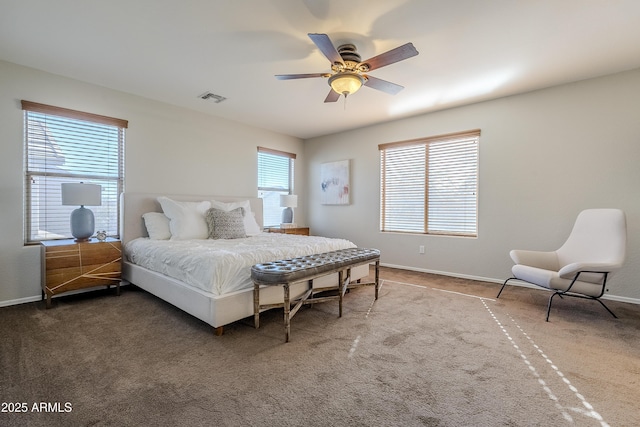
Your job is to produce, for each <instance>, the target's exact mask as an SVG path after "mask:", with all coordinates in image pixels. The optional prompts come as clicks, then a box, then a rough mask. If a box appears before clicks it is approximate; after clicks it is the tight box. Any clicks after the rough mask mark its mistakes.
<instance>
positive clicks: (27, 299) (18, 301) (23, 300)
mask: <svg viewBox="0 0 640 427" xmlns="http://www.w3.org/2000/svg"><path fill="white" fill-rule="evenodd" d="M127 285H129V282H127V281H126V280H122V281H121V282H120V287H121V288H122V287H123V286H127ZM101 289H106V288H105V286H104V285H100V286H94V287H92V288H86V289H76V290H75V291H69V292H64V293H62V294H59V295H54V296H53V297H52V298H57V297H59V296H69V295H76V294H83V293H85V292H93V291H98V290H101ZM112 289H113V288H112ZM36 301H42V295H34V296H32V297H24V298H18V299H11V300H7V301H0V307H9V306H11V305H18V304H25V303H28V302H36Z"/></svg>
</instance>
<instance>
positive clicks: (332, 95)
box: [324, 89, 340, 102]
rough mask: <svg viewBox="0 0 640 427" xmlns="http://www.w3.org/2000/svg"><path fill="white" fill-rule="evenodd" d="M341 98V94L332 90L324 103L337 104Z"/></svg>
mask: <svg viewBox="0 0 640 427" xmlns="http://www.w3.org/2000/svg"><path fill="white" fill-rule="evenodd" d="M338 98H340V94H339V93H338V92H336V91H335V90H333V89H331V91H330V92H329V95H327V97H326V98H325V99H324V102H336V101H337V100H338Z"/></svg>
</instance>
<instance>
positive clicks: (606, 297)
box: [380, 263, 640, 304]
mask: <svg viewBox="0 0 640 427" xmlns="http://www.w3.org/2000/svg"><path fill="white" fill-rule="evenodd" d="M380 265H381V266H382V267H389V268H397V269H398V270H408V271H417V272H420V273H429V274H437V275H439V276H449V277H456V278H458V279H468V280H476V281H478V282H490V283H498V284H503V283H504V281H505V279H495V278H492V277H481V276H472V275H469V274H459V273H452V272H449V271H439V270H429V269H426V268H415V267H407V266H404V265H395V264H385V263H380ZM509 285H513V286H522V287H523V288H530V289H539V290H541V291H544V289H541V288H540V287H538V286H535V285H532V284H530V283H527V282H522V281H520V280H511V281H509ZM546 292H548V291H546ZM602 299H604V300H610V301H618V302H627V303H630V304H640V299H638V298H629V297H622V296H618V295H611V294H605V295H603V296H602Z"/></svg>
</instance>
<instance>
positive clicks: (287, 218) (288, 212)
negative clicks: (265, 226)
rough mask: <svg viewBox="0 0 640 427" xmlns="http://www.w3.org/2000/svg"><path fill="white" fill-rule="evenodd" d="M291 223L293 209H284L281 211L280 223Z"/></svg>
mask: <svg viewBox="0 0 640 427" xmlns="http://www.w3.org/2000/svg"><path fill="white" fill-rule="evenodd" d="M291 222H293V209H291V208H284V210H283V211H282V223H283V224H288V223H291Z"/></svg>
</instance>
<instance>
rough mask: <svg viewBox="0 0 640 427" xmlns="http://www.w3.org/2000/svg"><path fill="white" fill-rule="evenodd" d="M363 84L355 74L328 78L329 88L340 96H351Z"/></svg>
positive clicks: (362, 79)
mask: <svg viewBox="0 0 640 427" xmlns="http://www.w3.org/2000/svg"><path fill="white" fill-rule="evenodd" d="M363 84H364V78H363V77H362V76H361V75H359V74H356V73H347V72H345V73H339V74H335V75H333V76H331V77H330V78H329V86H331V89H333V90H334V91H335V92H338V93H339V94H341V95H345V96H346V95H351V94H352V93H355V92H357V91H358V90H359V89H360V88H361V87H362V85H363Z"/></svg>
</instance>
